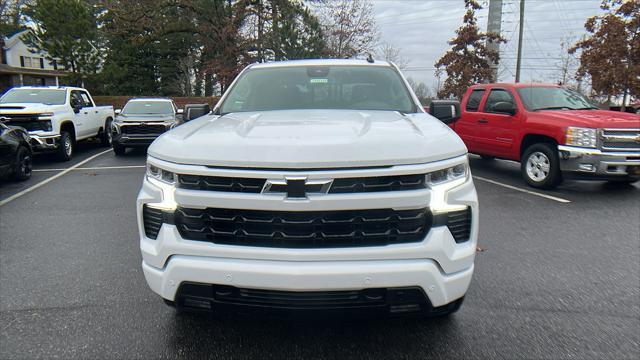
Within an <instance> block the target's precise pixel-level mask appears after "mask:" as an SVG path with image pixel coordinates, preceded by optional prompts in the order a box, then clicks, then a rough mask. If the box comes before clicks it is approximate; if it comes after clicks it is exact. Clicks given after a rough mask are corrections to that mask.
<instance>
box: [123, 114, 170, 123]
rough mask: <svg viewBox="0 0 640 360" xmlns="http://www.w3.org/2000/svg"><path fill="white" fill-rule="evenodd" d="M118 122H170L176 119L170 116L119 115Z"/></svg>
mask: <svg viewBox="0 0 640 360" xmlns="http://www.w3.org/2000/svg"><path fill="white" fill-rule="evenodd" d="M118 120H121V121H124V122H151V121H153V122H158V121H162V122H169V121H174V120H175V117H174V116H173V115H170V114H149V115H124V114H119V115H118Z"/></svg>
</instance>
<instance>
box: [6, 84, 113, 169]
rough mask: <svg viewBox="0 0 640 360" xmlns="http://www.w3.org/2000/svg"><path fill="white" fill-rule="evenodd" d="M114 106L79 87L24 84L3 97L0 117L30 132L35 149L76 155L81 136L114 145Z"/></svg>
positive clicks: (62, 155) (66, 157)
mask: <svg viewBox="0 0 640 360" xmlns="http://www.w3.org/2000/svg"><path fill="white" fill-rule="evenodd" d="M113 119H114V112H113V107H111V106H96V105H95V103H94V101H93V98H92V97H91V95H90V94H89V92H88V91H87V90H85V89H83V88H77V87H58V86H55V87H44V86H22V87H15V88H13V89H11V90H9V91H7V92H6V93H5V94H4V95H3V96H2V97H1V98H0V121H2V122H4V123H5V124H6V125H11V126H20V127H23V128H24V129H25V130H27V131H28V132H29V137H30V139H31V146H32V147H33V150H34V151H35V152H55V153H56V155H57V157H58V158H59V159H60V160H62V161H67V160H70V159H71V158H72V157H73V153H74V148H75V144H76V143H77V142H78V141H80V140H85V139H89V138H98V139H100V140H101V142H102V144H103V145H105V146H109V145H111V132H110V131H106V130H108V129H110V128H111V122H112V121H113Z"/></svg>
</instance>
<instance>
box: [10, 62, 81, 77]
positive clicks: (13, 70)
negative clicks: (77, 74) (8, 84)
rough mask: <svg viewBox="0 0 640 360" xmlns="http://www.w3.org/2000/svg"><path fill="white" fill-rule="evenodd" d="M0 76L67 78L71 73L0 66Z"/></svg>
mask: <svg viewBox="0 0 640 360" xmlns="http://www.w3.org/2000/svg"><path fill="white" fill-rule="evenodd" d="M0 74H16V75H18V74H23V75H45V76H47V75H48V76H67V75H69V73H67V72H65V71H60V70H43V69H31V68H18V67H14V66H10V65H7V64H0Z"/></svg>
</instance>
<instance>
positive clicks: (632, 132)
mask: <svg viewBox="0 0 640 360" xmlns="http://www.w3.org/2000/svg"><path fill="white" fill-rule="evenodd" d="M639 138H640V129H621V130H619V129H615V130H614V129H605V130H602V149H603V150H610V151H640V141H639V140H637V139H639Z"/></svg>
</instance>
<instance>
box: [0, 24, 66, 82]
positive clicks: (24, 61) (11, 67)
mask: <svg viewBox="0 0 640 360" xmlns="http://www.w3.org/2000/svg"><path fill="white" fill-rule="evenodd" d="M26 33H27V30H21V31H19V32H16V33H14V34H12V35H10V36H9V37H6V38H0V49H1V50H2V51H0V94H2V93H4V92H5V91H6V90H7V89H10V88H11V87H14V86H21V85H42V86H57V85H60V84H61V83H63V82H64V79H63V78H64V77H65V76H67V75H68V73H67V72H65V71H64V69H63V68H61V67H60V66H58V65H57V64H56V62H55V61H53V62H50V61H48V60H47V59H46V58H45V56H44V54H43V53H42V52H31V51H30V50H29V48H28V47H27V45H26V44H25V43H24V42H23V41H22V38H23V36H24V35H25V34H26Z"/></svg>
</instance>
